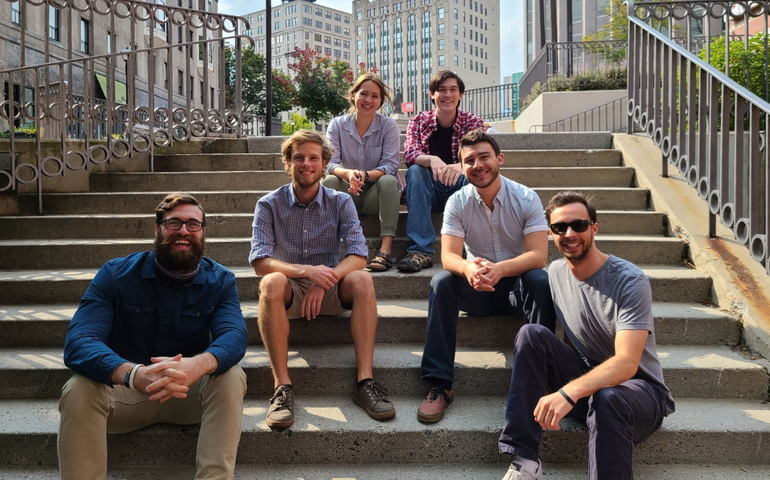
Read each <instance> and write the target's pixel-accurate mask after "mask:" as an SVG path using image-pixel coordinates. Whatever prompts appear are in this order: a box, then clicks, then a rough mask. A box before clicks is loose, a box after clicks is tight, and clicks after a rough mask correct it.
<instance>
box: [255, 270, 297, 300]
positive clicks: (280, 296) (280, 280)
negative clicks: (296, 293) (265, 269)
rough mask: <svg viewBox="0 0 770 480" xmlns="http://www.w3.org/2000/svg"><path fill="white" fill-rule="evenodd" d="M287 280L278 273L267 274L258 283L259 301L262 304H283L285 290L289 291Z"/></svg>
mask: <svg viewBox="0 0 770 480" xmlns="http://www.w3.org/2000/svg"><path fill="white" fill-rule="evenodd" d="M290 289H291V287H290V285H289V279H288V278H287V277H286V275H284V274H282V273H278V272H273V273H268V274H267V275H265V276H264V277H262V280H260V282H259V300H260V301H264V302H284V300H285V298H286V292H287V290H290Z"/></svg>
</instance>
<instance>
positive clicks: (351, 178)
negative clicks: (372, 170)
mask: <svg viewBox="0 0 770 480" xmlns="http://www.w3.org/2000/svg"><path fill="white" fill-rule="evenodd" d="M365 179H366V173H364V172H363V171H362V170H351V171H350V172H349V173H348V183H349V184H350V188H348V192H349V193H350V194H351V195H355V196H359V195H361V191H362V190H361V189H362V188H363V187H364V183H365V182H364V180H365Z"/></svg>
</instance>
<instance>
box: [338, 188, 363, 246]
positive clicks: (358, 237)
mask: <svg viewBox="0 0 770 480" xmlns="http://www.w3.org/2000/svg"><path fill="white" fill-rule="evenodd" d="M338 198H339V199H340V204H339V222H338V223H337V229H338V233H339V236H340V239H342V244H343V245H344V246H345V256H346V257H347V256H349V255H358V256H361V257H364V258H366V257H367V256H368V255H369V248H368V247H367V246H366V238H364V231H363V229H362V228H361V222H360V221H359V220H358V213H357V212H356V206H355V204H354V203H353V200H352V199H351V198H350V196H349V195H340V196H339V197H338Z"/></svg>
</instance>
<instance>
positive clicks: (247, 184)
mask: <svg viewBox="0 0 770 480" xmlns="http://www.w3.org/2000/svg"><path fill="white" fill-rule="evenodd" d="M402 173H403V172H402ZM500 174H501V175H503V176H505V177H508V178H512V179H514V180H516V181H517V182H519V183H523V184H524V185H527V186H528V187H530V188H537V187H554V186H564V187H569V188H579V187H598V186H601V187H620V188H623V187H631V186H632V182H633V178H634V169H633V168H629V167H578V168H563V167H549V168H546V167H528V168H506V167H503V168H501V169H500ZM287 182H288V176H287V174H286V172H285V171H284V170H269V171H252V170H247V171H238V172H236V171H233V172H222V171H200V172H156V173H149V172H125V173H91V175H90V176H89V189H90V191H91V192H126V191H128V192H151V191H157V190H165V191H169V192H172V191H180V190H181V191H184V190H185V189H187V188H189V187H190V185H195V186H196V188H197V189H200V190H206V191H219V190H254V189H257V190H273V189H276V188H278V187H280V186H281V185H283V184H285V183H287Z"/></svg>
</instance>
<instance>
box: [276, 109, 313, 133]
mask: <svg viewBox="0 0 770 480" xmlns="http://www.w3.org/2000/svg"><path fill="white" fill-rule="evenodd" d="M291 121H293V122H294V127H293V128H292V125H291ZM291 121H289V122H283V123H281V135H291V134H292V133H293V132H296V131H297V130H303V129H304V130H313V123H312V122H311V121H310V120H308V119H307V118H306V117H303V116H302V115H300V114H299V113H292V114H291Z"/></svg>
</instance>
